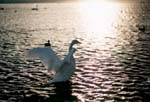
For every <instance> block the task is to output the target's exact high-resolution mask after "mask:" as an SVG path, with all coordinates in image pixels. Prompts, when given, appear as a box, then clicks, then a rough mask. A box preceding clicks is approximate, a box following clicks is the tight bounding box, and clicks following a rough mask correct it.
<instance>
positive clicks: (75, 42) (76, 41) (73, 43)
mask: <svg viewBox="0 0 150 102" xmlns="http://www.w3.org/2000/svg"><path fill="white" fill-rule="evenodd" d="M75 44H80V42H79V41H78V40H72V42H71V44H70V47H69V50H71V49H72V48H73V45H75ZM74 50H75V48H74Z"/></svg>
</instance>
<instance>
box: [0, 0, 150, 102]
mask: <svg viewBox="0 0 150 102" xmlns="http://www.w3.org/2000/svg"><path fill="white" fill-rule="evenodd" d="M36 5H37V7H38V10H32V8H34V7H36ZM36 5H35V4H1V5H0V7H2V8H4V10H2V9H1V10H0V101H9V102H11V101H15V102H16V101H24V102H31V101H32V102H39V101H40V102H41V101H42V102H64V101H65V102H149V101H150V67H149V66H150V4H149V3H137V2H130V3H59V4H57V3H49V4H36ZM143 29H144V30H143ZM48 39H50V40H51V43H52V48H53V49H54V50H55V51H56V52H57V54H58V55H59V56H60V57H61V58H63V57H64V56H65V55H66V53H67V49H68V45H69V43H70V42H71V40H73V39H79V40H80V41H81V42H82V44H80V45H79V46H77V48H78V51H77V52H76V54H75V59H76V71H75V74H74V75H73V76H72V78H71V79H70V81H69V82H65V83H58V84H51V85H46V82H47V81H48V79H52V77H51V73H47V69H46V68H45V67H44V66H43V65H42V63H41V62H40V61H39V60H31V59H28V58H26V57H25V56H24V51H25V50H26V49H29V48H33V47H39V46H43V45H42V44H43V43H45V42H46V41H47V40H48Z"/></svg>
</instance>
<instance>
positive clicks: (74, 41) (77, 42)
mask: <svg viewBox="0 0 150 102" xmlns="http://www.w3.org/2000/svg"><path fill="white" fill-rule="evenodd" d="M71 44H72V45H75V44H80V42H79V41H78V40H76V39H75V40H72V42H71Z"/></svg>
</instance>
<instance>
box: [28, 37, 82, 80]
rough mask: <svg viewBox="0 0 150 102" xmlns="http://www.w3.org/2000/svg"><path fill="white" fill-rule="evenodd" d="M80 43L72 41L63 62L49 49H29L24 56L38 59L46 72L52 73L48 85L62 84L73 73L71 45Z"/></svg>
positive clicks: (73, 61)
mask: <svg viewBox="0 0 150 102" xmlns="http://www.w3.org/2000/svg"><path fill="white" fill-rule="evenodd" d="M78 43H80V42H79V41H78V40H73V41H72V42H71V44H70V46H69V51H68V54H67V55H66V57H65V58H64V60H61V59H60V58H59V57H58V56H57V55H56V53H55V52H54V51H53V50H52V49H51V48H50V47H38V48H33V49H30V50H28V51H27V52H26V55H27V56H28V57H30V58H39V59H40V60H41V61H42V63H43V64H44V66H45V67H48V71H54V72H55V76H54V78H53V79H52V80H50V81H49V82H48V83H55V82H63V81H67V80H69V78H70V77H71V76H72V75H73V73H74V71H75V59H74V57H73V54H74V52H75V51H76V49H75V48H73V45H75V44H78Z"/></svg>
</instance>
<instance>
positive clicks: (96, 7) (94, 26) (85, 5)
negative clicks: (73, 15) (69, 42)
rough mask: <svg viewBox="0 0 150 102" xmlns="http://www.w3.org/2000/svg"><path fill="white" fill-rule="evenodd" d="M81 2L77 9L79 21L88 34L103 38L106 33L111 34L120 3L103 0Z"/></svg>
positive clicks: (92, 36) (91, 36)
mask: <svg viewBox="0 0 150 102" xmlns="http://www.w3.org/2000/svg"><path fill="white" fill-rule="evenodd" d="M85 1H86V2H81V3H80V4H79V5H80V6H79V8H78V10H79V11H80V16H81V20H82V21H81V22H83V24H85V25H83V28H82V29H84V31H85V32H87V33H88V36H89V37H90V38H93V39H95V38H96V39H100V40H105V37H106V35H107V36H108V35H109V36H114V35H110V34H112V30H113V29H114V28H113V24H115V23H116V22H117V19H118V15H117V11H118V10H119V7H120V5H119V4H117V3H113V2H108V1H106V2H105V1H104V0H100V1H99V0H94V1H92V0H85Z"/></svg>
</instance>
